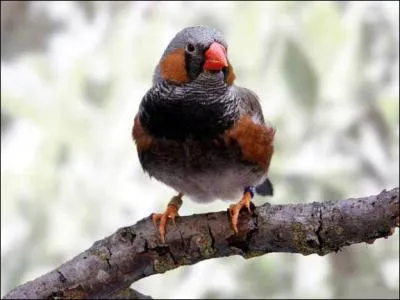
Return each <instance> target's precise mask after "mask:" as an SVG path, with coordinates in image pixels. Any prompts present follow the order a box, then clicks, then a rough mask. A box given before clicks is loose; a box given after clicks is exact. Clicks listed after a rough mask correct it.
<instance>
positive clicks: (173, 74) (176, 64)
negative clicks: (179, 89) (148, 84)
mask: <svg viewBox="0 0 400 300" xmlns="http://www.w3.org/2000/svg"><path fill="white" fill-rule="evenodd" d="M160 72H161V76H162V77H163V78H164V79H166V80H168V81H172V82H175V83H178V84H182V83H185V82H188V81H189V77H188V75H187V73H186V69H185V50H184V49H182V48H179V49H176V50H174V51H172V52H171V53H170V54H168V55H167V56H166V57H165V58H164V59H163V60H162V61H161V62H160Z"/></svg>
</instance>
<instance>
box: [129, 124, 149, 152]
mask: <svg viewBox="0 0 400 300" xmlns="http://www.w3.org/2000/svg"><path fill="white" fill-rule="evenodd" d="M132 138H133V139H134V140H135V142H136V148H137V150H138V151H139V152H142V151H146V150H148V149H149V148H150V146H151V144H152V142H153V138H152V137H151V136H150V135H149V134H148V133H147V132H146V131H145V130H144V129H143V127H142V124H140V121H139V117H138V116H136V117H135V121H134V124H133V127H132Z"/></svg>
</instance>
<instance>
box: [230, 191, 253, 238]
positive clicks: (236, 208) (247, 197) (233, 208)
mask: <svg viewBox="0 0 400 300" xmlns="http://www.w3.org/2000/svg"><path fill="white" fill-rule="evenodd" d="M251 198H252V196H251V194H250V193H249V192H245V193H244V194H243V197H242V199H241V200H240V201H239V202H238V203H236V204H231V205H230V206H229V214H230V217H231V226H232V229H233V231H235V233H238V229H237V223H238V219H239V213H240V210H241V209H242V208H243V207H246V208H247V211H248V212H249V213H250V214H251V209H250V202H251Z"/></svg>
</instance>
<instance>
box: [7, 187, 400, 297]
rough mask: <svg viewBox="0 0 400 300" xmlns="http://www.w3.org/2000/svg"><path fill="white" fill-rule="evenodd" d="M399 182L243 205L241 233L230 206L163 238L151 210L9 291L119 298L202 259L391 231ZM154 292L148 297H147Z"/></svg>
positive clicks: (337, 243)
mask: <svg viewBox="0 0 400 300" xmlns="http://www.w3.org/2000/svg"><path fill="white" fill-rule="evenodd" d="M399 214H400V213H399V188H398V187H397V188H394V189H392V190H390V191H386V190H384V191H382V192H381V193H380V194H378V195H375V196H369V197H362V198H352V199H346V200H340V201H337V202H324V203H316V202H314V203H308V204H296V205H290V204H289V205H270V204H268V203H265V204H264V205H261V206H259V207H256V208H255V207H253V213H252V214H251V215H250V214H249V213H248V212H247V211H245V210H243V211H242V212H241V216H240V219H239V220H240V221H239V226H238V228H239V233H238V234H237V235H235V234H234V233H233V231H232V229H231V228H230V224H229V219H228V214H227V212H226V211H221V212H216V213H207V214H198V215H192V216H187V217H180V218H178V219H177V222H176V226H173V225H171V224H169V225H168V228H167V235H166V244H162V243H161V242H160V239H159V235H158V230H157V228H155V226H154V225H153V224H152V221H151V218H150V217H146V218H144V219H142V220H141V221H139V222H137V223H136V224H135V225H132V226H129V227H124V228H120V229H118V230H117V231H116V232H115V233H114V234H112V235H111V236H109V237H106V238H104V239H103V240H100V241H97V242H95V243H94V244H93V246H92V247H91V248H90V249H88V250H86V251H84V252H83V253H81V254H79V255H77V256H76V257H74V258H73V259H71V260H70V261H67V262H66V263H64V264H62V265H61V266H59V267H58V268H57V269H55V270H53V271H51V272H49V273H47V274H45V275H43V276H41V277H39V278H37V279H35V280H33V281H30V282H27V283H25V284H23V285H20V286H18V287H16V288H15V289H14V290H12V291H11V292H10V293H9V294H8V295H6V296H5V298H6V299H8V298H9V299H11V298H19V299H24V298H29V299H33V298H50V299H51V298H58V299H61V298H110V297H111V298H114V299H141V298H146V296H144V295H142V294H140V293H138V292H136V291H134V290H132V289H130V288H129V286H130V285H131V284H132V283H133V282H135V281H137V280H139V279H141V278H143V277H146V276H150V275H153V274H157V273H164V272H166V271H168V270H172V269H175V268H177V267H179V266H182V265H191V264H195V263H197V262H199V261H201V260H205V259H209V258H216V257H223V256H230V255H241V256H243V257H244V258H251V257H255V256H259V255H263V254H266V253H270V252H291V253H301V254H303V255H309V254H314V253H315V254H318V255H325V254H327V253H330V252H335V251H338V250H339V249H340V248H341V247H343V246H348V245H351V244H354V243H361V242H367V243H372V242H373V241H374V240H375V239H377V238H382V237H385V238H386V237H388V236H389V235H391V234H393V232H394V228H395V227H396V226H397V227H398V226H399ZM147 298H149V297H147Z"/></svg>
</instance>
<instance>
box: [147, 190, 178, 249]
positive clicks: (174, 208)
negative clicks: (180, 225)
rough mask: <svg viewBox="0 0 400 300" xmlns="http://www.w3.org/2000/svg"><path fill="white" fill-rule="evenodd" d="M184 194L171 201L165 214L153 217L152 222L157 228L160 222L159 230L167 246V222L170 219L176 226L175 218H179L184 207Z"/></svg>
mask: <svg viewBox="0 0 400 300" xmlns="http://www.w3.org/2000/svg"><path fill="white" fill-rule="evenodd" d="M181 198H182V194H179V195H178V196H175V197H173V198H172V199H171V201H170V203H169V204H168V206H167V209H166V210H165V212H164V213H162V214H153V215H152V217H151V218H152V220H153V224H154V225H155V226H157V222H158V221H160V224H159V226H158V230H159V232H160V237H161V241H162V243H163V244H165V232H166V227H167V221H168V219H171V220H172V224H174V226H176V223H175V218H176V217H177V216H179V214H178V210H179V208H180V207H181V205H182V199H181Z"/></svg>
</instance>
